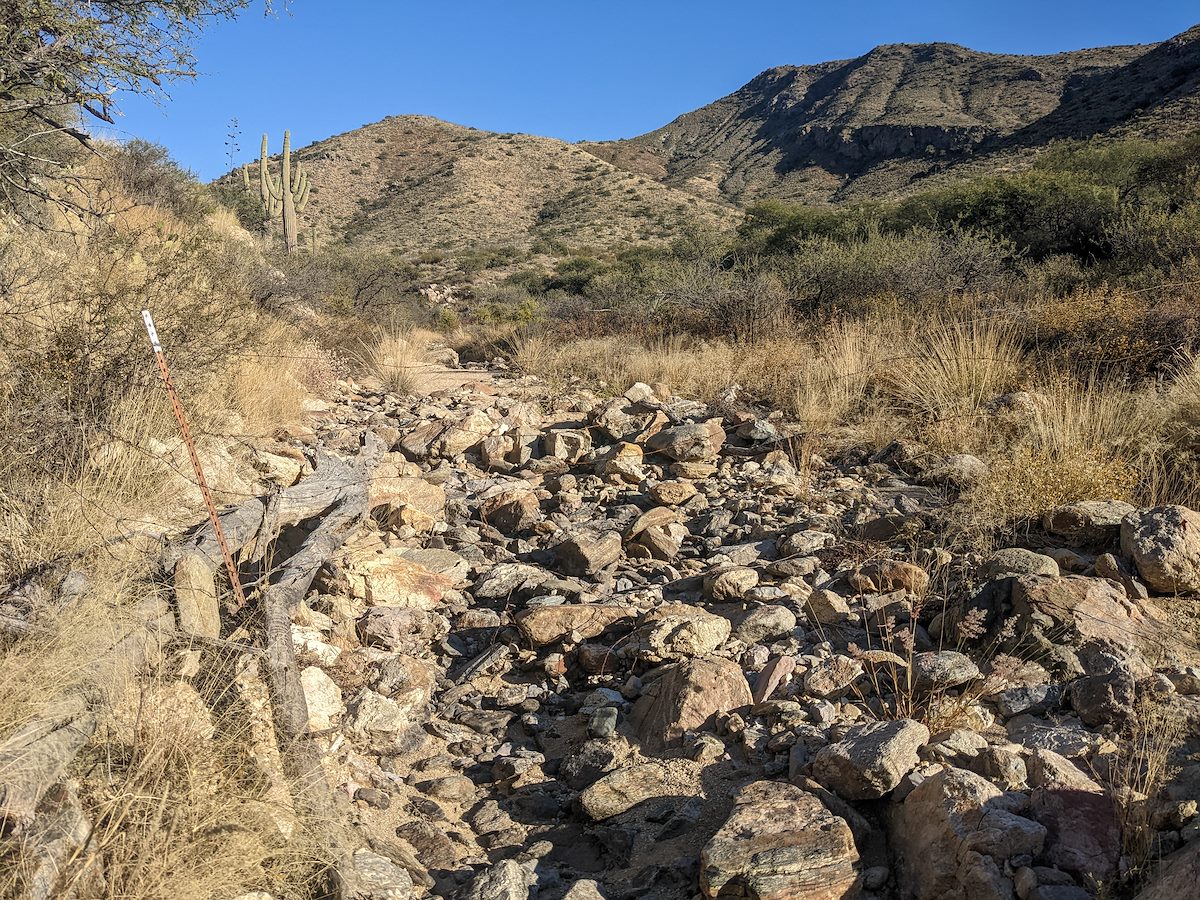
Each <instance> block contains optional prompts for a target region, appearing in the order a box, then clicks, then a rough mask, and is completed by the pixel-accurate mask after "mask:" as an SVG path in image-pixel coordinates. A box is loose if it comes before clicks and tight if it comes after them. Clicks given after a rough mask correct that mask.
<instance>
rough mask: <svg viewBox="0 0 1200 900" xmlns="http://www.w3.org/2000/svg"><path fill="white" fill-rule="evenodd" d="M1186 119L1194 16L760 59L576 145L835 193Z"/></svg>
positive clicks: (686, 177) (683, 177) (736, 187)
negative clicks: (643, 125)
mask: <svg viewBox="0 0 1200 900" xmlns="http://www.w3.org/2000/svg"><path fill="white" fill-rule="evenodd" d="M1197 127H1200V27H1198V28H1194V29H1192V30H1191V31H1188V32H1185V33H1184V34H1182V35H1179V36H1178V37H1176V38H1173V39H1172V40H1169V41H1165V42H1163V43H1161V44H1152V45H1142V46H1124V47H1104V48H1099V49H1094V50H1080V51H1075V52H1070V53H1059V54H1055V55H1053V56H1016V55H1000V54H991V53H979V52H976V51H973V50H968V49H966V48H964V47H959V46H957V45H954V44H893V45H887V46H882V47H877V48H875V49H874V50H872V51H870V52H869V53H867V54H865V55H864V56H860V57H858V58H857V59H851V60H841V61H837V62H828V63H820V64H818V65H810V66H782V67H779V68H775V69H769V70H767V71H766V72H763V73H762V74H761V75H759V76H758V77H757V78H755V79H754V80H753V81H751V82H749V83H748V84H747V85H745V86H744V87H742V88H741V89H739V90H738V91H735V92H734V93H732V94H730V95H729V96H727V97H724V98H722V99H720V100H717V101H716V102H714V103H711V104H709V105H708V106H705V107H702V108H701V109H698V110H695V111H694V112H690V113H687V114H685V115H683V116H680V117H679V118H678V119H676V120H675V121H673V122H671V123H670V124H668V125H666V126H664V127H663V128H660V129H658V130H657V131H652V132H650V133H649V134H645V135H642V136H640V137H636V138H632V139H630V140H625V141H613V142H606V143H594V144H586V145H584V146H585V147H586V148H587V149H588V150H589V151H590V152H592V153H594V154H595V155H597V156H600V157H603V158H605V159H608V160H610V161H612V162H613V163H615V164H617V165H619V166H621V167H623V168H627V169H629V170H631V171H637V172H642V173H645V174H647V175H649V176H651V177H654V178H657V179H659V180H661V181H662V182H664V183H665V184H669V185H675V186H678V187H683V188H686V189H687V190H690V191H692V192H694V193H696V194H699V195H700V196H706V197H710V198H714V199H716V198H720V199H724V200H731V201H735V202H742V203H744V202H746V201H749V200H753V199H755V198H758V197H763V196H773V197H784V198H794V199H798V200H806V201H810V202H838V201H842V200H848V199H854V198H866V197H883V196H889V195H894V194H896V193H902V192H904V191H906V190H907V189H910V188H911V187H912V186H913V185H914V184H919V183H921V182H922V181H923V180H924V179H925V178H927V177H929V176H931V175H932V176H937V175H941V174H945V173H947V172H950V173H953V174H955V175H959V174H966V173H967V171H966V170H972V169H976V168H979V167H980V166H981V165H984V161H985V160H986V168H988V169H992V168H994V167H995V166H997V165H999V166H1004V165H1010V164H1013V163H1014V162H1016V161H1017V160H1019V159H1020V158H1021V157H1022V156H1027V155H1028V154H1029V153H1030V152H1031V151H1036V150H1037V149H1038V148H1040V147H1043V146H1045V145H1046V144H1047V143H1048V142H1049V141H1051V140H1054V139H1056V138H1068V137H1069V138H1078V137H1089V136H1092V135H1096V134H1105V133H1110V132H1133V133H1145V134H1151V135H1156V136H1162V135H1167V134H1176V133H1179V132H1181V131H1186V130H1191V129H1195V128H1197ZM960 167H966V170H963V171H959V170H960Z"/></svg>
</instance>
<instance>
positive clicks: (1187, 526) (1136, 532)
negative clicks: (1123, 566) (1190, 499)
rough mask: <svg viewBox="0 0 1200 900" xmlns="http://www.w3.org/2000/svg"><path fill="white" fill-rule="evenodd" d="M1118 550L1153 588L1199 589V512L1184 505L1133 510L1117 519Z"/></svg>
mask: <svg viewBox="0 0 1200 900" xmlns="http://www.w3.org/2000/svg"><path fill="white" fill-rule="evenodd" d="M1121 552H1122V553H1124V554H1125V555H1126V556H1127V557H1129V558H1130V559H1132V560H1133V564H1134V565H1135V566H1137V570H1138V573H1139V574H1141V576H1142V579H1143V580H1144V581H1145V582H1146V584H1148V585H1149V586H1150V587H1151V588H1152V589H1153V590H1156V591H1159V592H1160V593H1164V594H1175V593H1179V594H1195V593H1200V513H1197V512H1194V511H1193V510H1190V509H1188V508H1187V507H1186V506H1155V507H1153V508H1151V509H1139V510H1136V511H1134V512H1132V513H1130V514H1129V515H1127V516H1126V517H1125V519H1124V520H1123V521H1122V522H1121Z"/></svg>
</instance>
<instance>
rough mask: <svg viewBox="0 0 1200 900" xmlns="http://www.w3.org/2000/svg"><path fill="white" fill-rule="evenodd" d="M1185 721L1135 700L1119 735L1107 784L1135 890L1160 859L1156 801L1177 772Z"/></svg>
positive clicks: (1166, 707)
mask: <svg viewBox="0 0 1200 900" xmlns="http://www.w3.org/2000/svg"><path fill="white" fill-rule="evenodd" d="M1186 722H1187V719H1186V717H1185V716H1184V715H1181V714H1180V711H1179V710H1178V709H1173V708H1172V706H1171V704H1170V703H1169V702H1162V701H1156V700H1152V699H1149V698H1142V699H1139V700H1138V702H1137V703H1136V705H1135V706H1134V709H1133V714H1132V715H1131V716H1130V718H1129V721H1128V722H1127V723H1126V725H1125V727H1124V728H1123V729H1122V732H1121V735H1120V738H1119V740H1118V742H1117V748H1118V749H1117V754H1116V756H1115V761H1114V763H1113V766H1112V769H1111V774H1110V781H1111V782H1112V789H1113V799H1114V801H1115V802H1116V806H1117V822H1118V824H1119V825H1120V828H1121V852H1122V858H1123V859H1125V860H1128V864H1129V865H1128V874H1127V879H1128V880H1129V881H1130V882H1131V883H1132V884H1134V885H1135V886H1136V885H1138V884H1139V883H1140V882H1141V880H1142V879H1143V877H1144V876H1145V875H1147V874H1148V873H1149V870H1150V869H1151V868H1152V867H1151V864H1152V863H1153V862H1155V860H1156V859H1157V856H1158V848H1157V847H1156V846H1155V843H1156V842H1155V838H1156V836H1157V830H1156V828H1155V827H1154V824H1153V821H1152V820H1153V813H1154V810H1155V807H1156V805H1157V804H1156V800H1157V799H1158V795H1159V793H1160V791H1161V790H1162V788H1163V786H1164V785H1165V784H1166V783H1167V782H1168V781H1170V779H1171V777H1172V776H1173V775H1174V773H1175V771H1176V769H1177V760H1176V759H1175V754H1176V753H1177V751H1178V750H1179V748H1180V746H1181V744H1183V741H1184V737H1185V733H1186Z"/></svg>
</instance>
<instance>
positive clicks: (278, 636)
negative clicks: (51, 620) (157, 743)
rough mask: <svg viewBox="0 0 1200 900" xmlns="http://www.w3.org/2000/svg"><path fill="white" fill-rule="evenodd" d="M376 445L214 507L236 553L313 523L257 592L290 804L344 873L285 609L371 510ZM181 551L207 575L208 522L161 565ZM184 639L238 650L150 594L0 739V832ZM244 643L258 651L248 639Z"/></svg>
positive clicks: (13, 627)
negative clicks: (269, 493) (268, 491)
mask: <svg viewBox="0 0 1200 900" xmlns="http://www.w3.org/2000/svg"><path fill="white" fill-rule="evenodd" d="M381 450H382V447H381V446H380V445H379V442H378V441H376V440H374V439H373V436H370V435H368V438H367V443H366V446H365V448H364V452H363V453H362V454H360V455H359V456H358V457H357V458H354V459H352V460H346V459H342V458H339V457H337V456H333V455H332V454H328V453H324V452H321V451H318V453H317V465H316V468H315V470H314V473H313V475H312V476H311V477H310V478H308V479H306V480H305V481H304V482H302V483H300V484H298V485H295V486H294V487H292V488H288V489H286V490H283V491H280V492H278V494H276V495H275V496H273V497H272V498H269V499H261V498H252V499H250V500H247V501H246V502H245V503H243V504H241V505H239V506H238V507H236V508H234V509H233V510H230V511H228V512H226V513H225V514H224V515H223V516H221V523H222V527H223V528H225V529H227V534H228V536H229V540H230V544H231V545H232V546H233V547H234V548H237V549H239V550H241V549H244V548H247V547H255V548H262V547H263V546H265V543H266V542H271V541H274V540H275V539H276V538H278V536H279V533H280V532H281V531H282V530H283V529H285V528H287V527H289V526H292V525H296V524H298V523H300V522H304V521H306V520H317V522H318V524H317V527H316V528H315V529H314V530H312V531H311V532H310V533H309V534H308V535H307V536H306V537H305V539H304V540H303V542H302V543H301V544H300V546H299V548H298V549H297V551H296V552H295V553H294V554H293V555H292V556H291V558H290V559H288V560H287V561H286V562H284V563H283V564H282V565H281V567H280V569H279V571H278V573H277V574H276V575H275V577H274V578H272V579H271V583H270V584H269V585H268V586H267V587H266V588H265V589H264V590H263V591H262V592H261V594H260V595H259V603H260V605H261V610H262V614H263V622H264V636H265V643H266V645H267V649H266V653H265V656H266V657H267V660H266V661H267V668H268V683H269V685H270V689H271V695H272V701H273V702H272V707H273V709H272V712H273V719H274V722H275V730H276V735H277V739H278V743H279V746H280V749H281V752H282V754H283V759H284V766H285V770H286V772H287V774H288V776H289V778H290V780H291V781H292V783H293V784H294V792H295V800H296V806H297V808H298V810H299V811H301V812H302V813H304V814H306V816H307V817H308V819H309V821H311V822H314V823H317V824H318V827H320V828H321V829H323V832H324V835H323V836H324V838H325V843H326V845H327V849H328V850H329V852H330V854H331V856H332V858H333V862H334V863H335V866H336V869H337V871H338V875H339V877H340V878H342V879H343V880H344V879H345V878H346V877H348V875H349V872H350V868H349V860H350V855H351V853H352V846H351V841H350V836H349V830H348V828H347V826H346V825H345V824H344V818H343V816H341V815H340V814H339V812H338V811H337V810H336V809H335V808H334V806H335V802H334V793H333V791H332V790H331V789H330V787H329V785H328V784H327V783H326V780H325V776H324V771H323V768H322V763H321V752H320V749H319V747H318V746H317V745H316V744H315V743H314V741H313V739H312V736H311V735H309V734H308V708H307V703H306V702H305V698H304V692H303V689H302V687H301V683H300V677H299V669H298V665H297V661H296V655H295V648H294V647H293V645H292V636H291V614H292V611H293V610H294V609H295V607H296V606H297V605H299V603H300V602H301V601H302V600H303V599H304V595H305V593H306V592H307V590H308V588H309V586H310V584H311V582H312V580H313V578H314V576H315V575H316V573H317V570H318V569H319V568H320V567H321V566H322V565H323V564H324V563H325V562H326V561H327V560H328V559H329V558H330V557H331V556H332V555H333V554H334V553H335V552H336V551H337V550H338V548H339V547H341V545H342V544H343V543H344V542H345V540H346V539H347V538H348V537H349V535H350V534H351V533H352V532H353V530H354V529H355V528H356V527H357V525H358V523H359V522H361V521H362V519H363V518H365V517H366V516H367V514H368V512H369V510H368V506H369V500H368V497H369V484H370V474H371V471H372V469H373V468H374V464H375V462H376V461H377V459H378V457H379V455H380V453H381ZM185 556H192V557H198V558H200V559H203V560H204V561H205V563H206V565H207V566H209V567H210V570H211V571H212V572H214V573H215V571H216V569H217V567H218V565H219V564H220V563H221V556H220V549H219V547H218V545H217V542H216V537H215V533H213V531H212V529H211V526H205V527H201V528H199V529H197V530H196V531H194V532H192V533H191V534H190V535H189V536H188V538H187V539H185V540H184V541H181V542H180V543H179V544H177V545H173V546H170V547H168V548H167V551H166V552H165V553H164V556H163V562H164V564H165V566H166V571H168V572H170V571H172V570H173V567H174V565H175V564H176V563H177V562H178V561H179V560H180V559H182V558H184V557H185ZM5 630H6V631H7V632H9V633H10V634H11V635H12V636H14V637H21V636H24V637H27V638H29V639H33V638H36V636H37V633H38V629H37V627H36V626H32V625H27V624H26V623H22V622H19V621H16V620H15V619H14V621H12V622H7V623H6V627H5ZM189 641H190V642H194V643H198V644H199V645H201V646H215V645H220V646H221V648H222V649H226V650H232V649H234V647H236V645H230V644H229V642H227V641H222V640H221V638H220V635H219V634H213V635H196V634H192V635H184V634H180V633H179V632H178V631H177V629H176V627H175V615H174V613H173V612H172V610H171V609H170V607H169V606H168V605H167V604H166V603H165V601H163V600H162V599H161V598H158V597H153V598H150V599H149V600H147V601H144V602H143V604H142V608H140V609H139V610H137V611H136V613H135V615H133V616H132V617H131V618H130V621H129V623H128V624H127V625H126V626H124V627H123V628H118V629H116V630H115V633H114V640H113V643H112V645H111V647H110V649H109V650H107V651H106V652H105V653H103V654H102V655H101V657H100V658H99V659H98V660H97V661H96V662H95V663H93V664H91V665H90V666H88V667H87V669H86V670H85V671H84V672H83V673H82V674H81V676H80V678H79V679H78V684H77V686H75V687H73V688H72V689H71V690H70V691H69V692H67V693H66V694H65V695H64V696H63V697H62V698H60V699H57V700H56V701H55V702H54V703H52V704H49V705H48V706H47V707H46V708H45V709H44V710H43V711H42V712H41V714H40V715H39V716H38V717H37V718H36V719H34V720H33V721H31V722H29V723H28V724H26V725H24V726H23V727H21V728H20V729H19V730H18V731H16V732H15V733H14V734H12V735H10V736H8V737H7V738H6V739H4V740H3V741H2V742H0V833H14V832H17V833H21V832H25V831H26V830H27V829H28V828H29V827H30V826H31V824H32V823H33V822H34V821H35V820H36V816H37V814H38V810H39V805H40V804H41V803H42V802H43V799H44V798H45V797H46V796H47V793H48V792H49V791H50V789H51V788H52V787H54V785H56V784H58V783H59V782H61V781H62V779H63V777H64V775H65V774H66V772H67V770H68V768H69V767H70V765H71V763H72V762H73V761H74V759H75V758H76V756H77V755H78V753H79V752H80V751H81V750H82V749H83V747H84V746H85V745H86V744H87V743H88V741H89V740H90V739H91V737H92V735H93V734H94V733H95V730H96V728H97V725H98V723H99V722H100V721H101V720H102V719H103V717H104V715H105V714H106V713H107V711H108V710H109V709H110V708H111V706H112V703H113V700H114V697H115V695H116V693H117V691H118V690H119V688H120V687H122V686H124V685H125V684H128V683H129V682H130V680H131V679H133V678H135V677H136V676H137V675H138V674H139V673H140V672H141V671H142V670H143V669H144V668H145V667H146V663H147V662H148V661H149V659H150V658H151V653H152V652H156V653H159V652H161V651H162V650H163V648H164V647H166V646H178V645H179V644H180V642H189ZM247 651H248V652H255V651H253V650H252V648H247ZM261 654H262V651H257V652H256V655H261Z"/></svg>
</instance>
